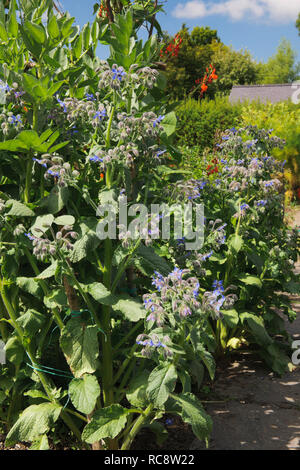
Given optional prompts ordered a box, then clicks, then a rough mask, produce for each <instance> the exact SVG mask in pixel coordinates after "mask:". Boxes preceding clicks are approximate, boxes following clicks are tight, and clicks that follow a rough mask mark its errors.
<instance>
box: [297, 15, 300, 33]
mask: <svg viewBox="0 0 300 470" xmlns="http://www.w3.org/2000/svg"><path fill="white" fill-rule="evenodd" d="M296 28H297V29H298V32H299V36H300V13H299V15H298V18H297V21H296Z"/></svg>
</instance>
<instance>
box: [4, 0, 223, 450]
mask: <svg viewBox="0 0 300 470" xmlns="http://www.w3.org/2000/svg"><path fill="white" fill-rule="evenodd" d="M38 3H39V4H37V2H27V1H25V0H24V1H21V2H19V4H18V5H17V3H16V2H15V1H12V2H10V10H9V12H8V16H5V14H4V9H3V8H2V7H1V8H0V21H1V28H0V33H1V41H2V43H1V62H2V64H4V62H5V57H6V56H10V58H11V62H10V66H9V67H7V66H4V65H2V68H1V71H2V80H3V88H4V92H5V100H4V101H5V103H4V104H3V106H2V114H1V116H2V122H3V124H2V127H1V128H2V132H3V139H2V140H3V142H2V143H1V144H0V148H1V172H2V173H1V174H2V176H1V193H0V196H1V204H0V210H1V242H0V243H1V281H0V287H1V288H0V291H1V323H0V324H1V330H0V331H1V336H2V338H3V340H4V341H5V343H6V354H7V359H8V364H7V366H6V367H5V368H3V370H2V372H1V374H2V375H1V383H0V392H1V394H0V398H1V402H2V415H1V416H2V418H1V419H2V421H3V422H4V423H5V426H6V430H7V431H9V432H8V435H7V439H6V445H11V444H13V443H15V442H17V441H25V442H32V443H33V444H32V447H31V448H32V449H47V448H48V446H49V443H48V436H49V437H52V438H53V437H55V433H57V432H58V429H59V428H58V423H59V422H60V420H62V421H63V422H64V426H66V427H67V428H68V429H69V430H70V431H71V432H72V433H73V436H75V438H76V442H78V444H76V446H77V447H80V448H81V447H89V445H92V447H93V448H94V449H128V448H129V447H130V446H131V444H132V442H133V439H134V438H135V436H136V435H137V433H138V432H139V430H140V429H141V428H143V427H150V428H151V429H153V431H154V432H156V433H158V435H160V434H164V432H163V431H164V429H163V426H162V425H161V424H160V423H159V422H157V420H159V419H161V418H162V417H163V416H164V414H165V413H175V414H179V415H180V416H181V417H182V419H183V420H184V421H185V422H187V423H190V424H191V425H192V428H193V430H194V432H195V434H196V435H197V436H198V437H199V438H200V439H205V440H207V439H208V437H209V434H210V431H211V419H210V418H209V416H207V414H206V413H205V411H204V409H203V407H202V405H201V402H200V401H199V400H198V399H197V398H196V397H195V396H194V395H193V394H192V393H191V380H190V376H189V374H188V373H187V370H189V371H190V373H191V374H192V375H193V377H194V378H195V379H196V380H198V381H200V379H201V376H202V375H203V365H202V363H204V364H206V366H207V367H208V369H209V373H210V375H211V377H212V376H213V373H214V361H213V358H212V356H211V355H210V354H209V353H208V352H207V350H206V348H205V346H202V345H201V337H200V336H199V334H198V333H196V331H194V328H193V322H195V323H197V324H198V326H199V328H198V330H197V331H199V332H201V329H202V328H205V322H206V316H207V313H206V311H205V310H203V309H202V307H201V300H200V299H201V298H202V295H199V284H198V281H197V280H196V279H195V278H194V277H193V276H192V275H191V273H190V272H189V271H178V269H175V270H172V268H171V267H170V266H169V264H168V263H167V262H166V261H165V260H164V259H163V258H161V257H160V256H158V255H157V254H156V252H155V250H154V248H153V247H151V246H149V243H150V242H151V241H152V240H151V236H150V235H151V233H149V232H148V230H147V229H146V232H145V233H142V234H140V236H139V237H137V238H135V239H134V240H132V239H128V237H127V234H126V230H125V231H124V230H123V232H124V233H123V232H122V229H123V226H122V220H121V219H120V217H119V213H118V212H119V207H120V204H122V199H124V198H125V197H127V200H128V201H129V206H131V205H133V204H134V203H136V202H140V201H142V202H143V203H144V204H147V202H149V201H151V202H152V201H158V202H159V201H161V187H159V186H157V185H156V186H155V185H153V181H154V180H155V181H159V180H160V173H159V171H161V169H160V170H159V168H160V167H161V164H162V163H163V161H162V159H163V158H164V155H165V153H166V151H168V152H170V153H171V154H172V155H174V156H175V157H176V156H177V155H178V153H176V151H175V149H173V147H172V144H171V136H172V134H173V133H174V131H175V125H176V118H175V115H174V113H173V112H172V111H170V110H169V109H168V107H167V106H166V105H165V104H164V103H165V100H164V99H161V98H162V96H163V84H164V81H163V80H162V79H161V75H160V74H159V73H158V72H157V71H156V70H155V69H154V68H153V67H152V62H153V60H156V58H157V53H159V47H158V44H157V43H156V41H155V38H153V37H152V38H150V39H149V41H147V42H146V43H145V44H144V45H143V44H142V42H141V41H137V40H136V36H135V30H134V22H133V16H132V12H131V11H130V10H127V11H125V15H126V16H118V15H115V17H114V24H113V25H112V26H111V27H108V26H107V25H106V27H105V29H103V30H101V28H99V25H98V22H97V21H98V20H95V22H94V24H93V26H92V28H90V26H89V25H87V26H85V27H84V28H83V30H82V31H80V30H79V29H78V28H75V27H74V26H73V21H74V19H73V18H70V17H69V15H68V14H66V15H62V16H57V15H56V14H55V13H54V11H53V6H52V2H51V1H50V0H49V1H48V0H44V1H43V2H38ZM0 5H2V3H1V4H0ZM17 7H18V9H19V12H20V15H19V16H20V21H21V22H20V23H18V22H17V15H16V9H17ZM46 12H47V24H46V25H45V24H44V23H43V22H42V18H43V14H44V13H46ZM124 25H126V28H125V29H124V28H123V26H124ZM104 35H105V39H103V38H104ZM98 38H100V39H103V41H104V42H105V43H109V44H110V46H111V57H110V59H109V60H108V62H104V61H100V60H99V59H97V58H95V57H94V51H95V48H96V45H97V40H98ZM16 44H17V47H16ZM128 54H129V55H128ZM26 63H29V64H30V67H28V66H26V65H25V64H26ZM155 188H156V189H155ZM107 204H109V207H110V208H111V213H113V214H114V215H115V216H116V217H117V218H118V217H119V221H118V223H119V225H120V230H121V234H122V236H121V237H120V239H112V238H109V237H106V238H105V237H103V238H105V239H102V238H101V237H99V223H100V226H101V221H102V222H103V219H105V215H106V213H105V211H104V210H103V208H105V207H107ZM131 218H132V220H133V221H134V220H135V219H136V214H135V213H134V212H132V215H131ZM132 220H131V221H132ZM141 235H143V237H142V236H141ZM144 235H145V236H144ZM155 270H157V271H159V272H160V274H159V275H157V276H158V277H155V278H154V281H153V282H154V285H155V286H156V287H157V288H158V290H159V292H160V295H159V299H158V300H157V305H156V303H155V301H154V300H153V299H155V293H151V294H149V296H147V295H146V292H147V287H149V284H150V283H149V277H151V275H153V273H154V271H155ZM138 272H139V273H140V274H139V277H138V278H137V279H135V275H136V273H138ZM169 273H170V274H169ZM162 276H165V277H164V278H163V277H162ZM136 289H137V290H138V292H139V293H140V294H143V293H144V294H145V295H146V297H145V302H146V307H147V308H145V307H144V305H143V303H142V302H140V301H139V300H138V299H137V298H134V297H135V296H136ZM149 307H150V312H149ZM187 367H188V369H187ZM177 379H179V381H178V380H177ZM20 410H23V411H22V412H21V414H20Z"/></svg>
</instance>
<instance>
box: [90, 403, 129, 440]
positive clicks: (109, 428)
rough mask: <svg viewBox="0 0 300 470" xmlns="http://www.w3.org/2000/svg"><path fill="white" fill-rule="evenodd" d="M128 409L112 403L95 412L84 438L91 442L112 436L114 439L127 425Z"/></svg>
mask: <svg viewBox="0 0 300 470" xmlns="http://www.w3.org/2000/svg"><path fill="white" fill-rule="evenodd" d="M127 416H128V410H127V409H126V408H123V407H122V406H121V405H111V406H109V407H107V408H102V409H101V410H98V411H96V412H95V413H94V415H93V418H92V420H91V422H90V423H88V424H87V425H86V427H85V428H84V430H83V433H82V439H83V441H85V442H88V443H89V444H93V443H94V442H97V441H99V440H100V439H105V438H106V437H110V438H112V439H114V438H115V437H116V436H117V435H118V434H119V433H120V432H121V431H122V429H123V428H124V427H125V425H126V422H127Z"/></svg>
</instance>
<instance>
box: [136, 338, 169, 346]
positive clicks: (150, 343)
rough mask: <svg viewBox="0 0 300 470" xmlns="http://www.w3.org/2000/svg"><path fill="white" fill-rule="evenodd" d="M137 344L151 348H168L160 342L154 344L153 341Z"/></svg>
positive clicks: (138, 342)
mask: <svg viewBox="0 0 300 470" xmlns="http://www.w3.org/2000/svg"><path fill="white" fill-rule="evenodd" d="M136 343H137V344H141V345H142V346H150V347H151V348H166V347H167V345H166V344H164V343H162V342H161V341H158V343H154V342H153V341H152V339H149V340H145V341H137V342H136Z"/></svg>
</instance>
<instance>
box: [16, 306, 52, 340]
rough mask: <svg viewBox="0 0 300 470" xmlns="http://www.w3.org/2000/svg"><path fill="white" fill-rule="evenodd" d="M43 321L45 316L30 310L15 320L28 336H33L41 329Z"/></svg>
mask: <svg viewBox="0 0 300 470" xmlns="http://www.w3.org/2000/svg"><path fill="white" fill-rule="evenodd" d="M45 320H46V317H45V315H43V314H41V313H39V312H37V311H36V310H33V309H30V310H27V312H26V313H24V314H23V315H21V316H20V317H19V318H17V323H18V324H19V325H20V326H21V327H22V329H23V330H25V331H26V332H28V333H29V334H30V335H35V334H36V332H37V331H38V330H40V329H41V328H42V326H43V324H44V322H45Z"/></svg>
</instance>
